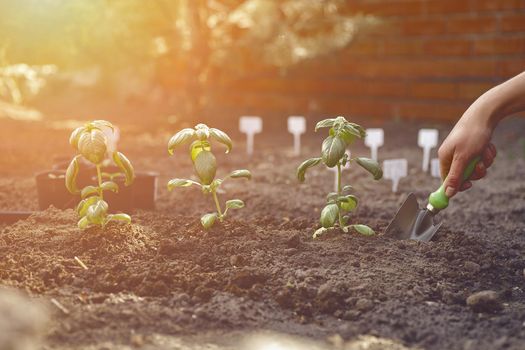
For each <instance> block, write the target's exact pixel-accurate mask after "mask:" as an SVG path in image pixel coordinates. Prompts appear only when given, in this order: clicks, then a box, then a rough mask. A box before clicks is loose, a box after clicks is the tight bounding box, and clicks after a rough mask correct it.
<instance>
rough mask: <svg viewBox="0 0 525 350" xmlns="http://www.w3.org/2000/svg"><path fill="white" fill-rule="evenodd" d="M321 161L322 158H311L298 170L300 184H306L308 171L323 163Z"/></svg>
mask: <svg viewBox="0 0 525 350" xmlns="http://www.w3.org/2000/svg"><path fill="white" fill-rule="evenodd" d="M321 161H322V158H310V159H307V160H305V161H304V162H302V163H301V165H299V167H298V168H297V179H299V181H300V182H304V180H305V175H306V170H308V169H309V168H311V167H314V166H316V165H317V164H319V163H321Z"/></svg>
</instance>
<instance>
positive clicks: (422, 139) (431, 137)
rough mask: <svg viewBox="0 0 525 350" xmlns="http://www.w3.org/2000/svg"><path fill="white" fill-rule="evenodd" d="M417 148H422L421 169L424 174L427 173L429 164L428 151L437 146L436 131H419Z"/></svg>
mask: <svg viewBox="0 0 525 350" xmlns="http://www.w3.org/2000/svg"><path fill="white" fill-rule="evenodd" d="M417 143H418V145H419V147H421V148H423V165H422V169H423V171H424V172H427V171H428V166H429V163H430V151H431V150H432V148H434V147H436V146H437V144H438V131H437V129H421V130H419V135H418V139H417Z"/></svg>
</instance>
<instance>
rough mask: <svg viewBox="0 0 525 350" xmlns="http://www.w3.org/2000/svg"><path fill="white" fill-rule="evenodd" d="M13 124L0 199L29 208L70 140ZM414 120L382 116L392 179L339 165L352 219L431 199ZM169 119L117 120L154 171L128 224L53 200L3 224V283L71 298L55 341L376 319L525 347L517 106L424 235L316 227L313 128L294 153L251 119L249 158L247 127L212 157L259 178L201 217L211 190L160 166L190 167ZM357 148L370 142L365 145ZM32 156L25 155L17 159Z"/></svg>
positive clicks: (460, 344)
mask: <svg viewBox="0 0 525 350" xmlns="http://www.w3.org/2000/svg"><path fill="white" fill-rule="evenodd" d="M2 123H4V122H2ZM5 123H6V127H5V128H3V129H2V130H0V133H1V135H0V138H1V139H2V140H3V141H2V142H3V143H4V144H9V147H10V148H9V150H10V151H9V152H8V155H9V157H6V158H5V159H2V160H0V164H1V165H2V169H1V170H0V172H1V175H2V177H1V179H0V190H1V193H0V209H1V210H36V208H37V199H36V197H35V195H36V191H35V189H34V182H33V180H32V173H33V172H35V171H37V170H44V169H43V168H42V164H44V163H45V162H48V159H50V158H51V157H52V155H53V154H57V155H58V154H60V153H65V154H66V155H67V154H69V153H70V152H69V150H68V149H67V148H66V147H67V145H66V144H67V132H65V131H63V132H61V133H59V132H55V133H57V135H56V136H54V137H53V138H52V139H49V140H47V141H48V142H47V143H45V145H43V146H42V147H43V149H42V150H41V151H40V150H38V149H37V150H35V149H34V148H32V146H31V147H26V148H24V147H23V146H20V147H19V148H17V147H16V143H15V142H14V141H13V138H12V136H10V135H11V134H10V133H12V132H13V131H14V130H17V132H18V134H19V136H18V139H19V140H21V139H25V140H33V142H37V141H35V140H36V139H38V137H39V136H38V135H41V134H38V133H40V132H44V133H45V132H46V131H42V130H41V129H39V128H37V127H35V126H33V125H29V124H22V125H19V124H18V123H7V122H5ZM440 128H442V133H441V134H442V136H444V135H445V134H446V127H442V126H440ZM416 130H417V127H416V126H415V125H409V126H408V127H407V124H389V125H388V127H387V132H386V135H387V140H386V145H385V147H384V149H381V150H380V154H379V155H380V157H381V158H382V159H385V158H398V157H406V158H408V159H409V164H410V168H411V174H410V176H409V177H408V178H406V179H403V180H402V182H401V184H400V193H398V194H393V193H391V192H390V183H389V182H388V181H381V182H375V181H373V180H372V179H371V178H370V177H369V176H368V175H367V174H366V173H365V172H364V171H362V170H360V169H357V168H354V169H351V170H350V171H347V172H346V173H345V176H344V178H345V183H346V184H352V185H354V187H355V188H356V195H357V196H358V197H359V198H360V200H361V202H360V206H359V208H358V210H357V211H356V212H355V214H354V215H353V219H352V220H353V222H358V223H364V224H368V225H369V226H371V227H373V228H374V229H375V230H376V231H377V232H379V233H381V232H383V231H384V229H385V227H386V226H387V224H388V222H389V220H390V219H391V218H392V216H393V215H394V214H395V211H396V208H397V207H398V206H399V205H400V204H401V202H402V200H403V199H404V198H405V197H406V195H407V193H408V192H410V191H413V192H415V193H416V195H417V196H418V198H419V199H420V200H421V203H423V202H424V201H425V197H426V196H428V194H429V193H430V192H431V191H432V190H433V189H435V188H436V187H437V186H438V185H439V180H437V179H432V178H430V177H429V176H428V175H425V174H422V173H421V171H419V170H418V168H419V166H420V161H421V154H420V152H419V150H418V149H416V148H415V147H414V145H416V134H417V133H416ZM171 131H174V130H170V131H169V132H168V131H165V132H163V133H159V132H154V133H151V134H139V133H132V132H131V131H130V134H129V135H127V134H126V130H125V129H124V130H123V135H124V139H123V140H122V147H121V148H122V150H123V152H125V153H126V154H127V155H128V156H129V158H130V159H131V160H132V161H133V162H134V163H135V167H136V168H137V169H139V170H153V171H157V172H159V173H160V174H161V178H160V179H159V196H158V200H157V210H156V211H151V212H150V211H138V212H135V213H133V224H132V225H130V226H116V225H112V226H109V227H107V228H106V230H105V231H101V230H99V229H95V228H93V229H89V230H87V231H85V232H81V231H79V230H78V229H77V228H76V221H77V217H76V214H75V213H74V212H73V211H72V210H65V211H62V210H58V209H54V208H50V209H48V210H46V211H43V212H38V213H35V214H34V215H32V216H31V217H30V218H29V219H27V220H23V221H19V222H18V223H15V224H13V225H10V226H7V225H3V226H0V283H1V284H3V285H7V286H14V287H17V288H20V289H22V290H26V291H27V292H28V293H29V294H31V295H34V296H38V297H39V298H55V299H56V300H58V301H59V302H60V303H61V304H62V305H64V306H65V307H66V308H67V309H68V310H69V314H65V313H63V312H62V311H60V310H59V309H58V308H54V309H52V310H53V315H52V323H51V325H50V328H49V331H48V334H47V340H46V341H47V343H46V344H47V346H48V347H49V348H51V349H77V348H79V349H80V348H82V349H84V348H86V349H87V348H90V347H89V346H93V347H92V348H93V349H99V348H100V349H103V348H107V349H113V348H118V346H119V345H121V346H134V347H136V348H141V347H142V348H145V349H146V348H148V349H149V348H166V349H168V348H170V349H172V348H176V349H177V348H179V347H176V346H175V345H174V344H173V343H171V345H169V344H167V343H162V342H161V341H159V338H158V337H159V336H170V337H177V336H181V337H182V336H191V337H192V338H188V339H192V340H191V341H189V343H186V346H187V347H182V345H181V347H180V348H188V349H190V348H191V349H193V348H195V349H200V347H197V346H195V347H192V344H193V345H195V344H198V343H199V342H202V341H203V339H208V338H209V337H210V334H213V336H211V337H212V340H209V339H208V340H206V341H209V342H212V343H216V344H219V343H220V342H221V341H220V340H221V339H226V338H228V339H230V341H229V343H230V344H235V342H236V341H235V339H236V338H235V337H236V336H232V334H238V332H241V333H250V332H254V331H258V330H265V331H275V332H279V333H286V334H293V335H297V336H300V337H303V338H307V339H311V340H315V341H321V342H324V341H325V339H327V337H331V336H333V335H334V334H336V335H338V338H337V339H344V340H348V341H350V340H354V339H358V337H362V336H374V337H375V339H383V340H384V341H385V342H387V341H390V342H395V343H397V344H403V345H404V346H405V347H403V348H414V349H415V348H418V349H525V293H524V291H523V288H524V287H525V277H524V268H525V255H524V253H525V160H524V157H525V154H524V151H523V146H522V140H521V139H520V138H519V137H518V135H525V132H524V131H525V123H524V122H523V121H519V120H518V121H510V122H508V123H507V124H506V125H503V126H502V127H501V128H500V129H499V130H498V133H497V135H496V143H497V146H498V148H499V156H498V159H497V161H496V164H495V165H494V166H493V168H491V170H490V174H489V176H488V178H487V179H485V180H483V181H481V182H478V183H476V185H475V187H474V188H473V189H472V190H470V191H468V192H467V193H464V194H461V195H458V196H457V197H456V198H455V199H454V200H453V201H452V204H451V206H450V208H449V209H447V210H446V211H444V212H443V213H442V214H440V217H439V219H438V220H441V221H444V225H443V226H442V228H441V229H440V231H439V232H438V234H437V235H436V236H435V239H434V241H432V242H429V243H421V242H415V241H395V240H393V239H390V238H389V237H385V236H383V235H381V234H379V235H377V236H374V237H364V236H359V235H357V234H343V233H341V232H338V231H337V232H332V233H329V234H327V235H326V236H323V237H322V238H320V239H317V240H313V239H312V238H311V236H312V233H313V232H314V231H315V229H316V228H317V225H318V215H319V212H320V209H321V208H322V205H323V202H324V198H325V195H326V193H327V192H329V191H330V190H331V187H332V184H333V173H331V172H328V171H326V170H325V169H322V168H321V167H319V168H315V169H313V170H312V171H311V172H309V173H308V174H307V180H306V185H299V184H297V182H296V180H295V177H294V173H295V168H296V166H297V165H298V164H299V163H300V162H301V161H302V160H303V159H306V158H308V157H310V156H316V155H317V153H318V148H319V147H320V146H319V145H320V140H321V136H319V135H317V136H313V135H308V136H307V137H305V139H304V142H305V143H306V146H305V149H304V155H303V156H301V157H293V156H291V155H290V152H291V150H290V147H289V146H288V145H289V144H290V142H291V137H289V135H286V134H284V133H282V135H281V134H279V133H274V134H273V135H272V133H269V134H262V135H258V136H257V138H256V144H257V145H259V148H258V149H257V154H256V155H255V156H254V157H253V158H252V159H248V158H246V157H245V156H244V154H243V144H242V142H237V143H236V146H235V148H234V151H233V153H232V155H228V156H226V155H220V156H218V163H219V167H220V169H219V176H220V175H222V174H225V173H227V172H229V171H230V170H233V169H237V168H248V169H250V170H252V172H253V174H254V177H253V180H252V181H250V182H246V181H245V180H232V181H230V182H227V183H225V186H224V189H225V191H226V193H223V194H221V199H222V200H223V201H224V200H226V199H232V198H240V199H243V200H244V201H245V202H246V206H247V207H246V208H245V209H242V210H238V211H235V212H232V216H231V217H229V218H228V220H227V221H226V222H225V223H223V224H218V225H216V226H215V227H213V228H212V229H210V230H209V231H204V230H202V229H201V227H200V223H199V218H200V216H201V215H202V214H204V213H206V212H207V211H210V210H212V207H213V203H212V201H211V198H209V197H204V196H203V195H202V194H201V192H200V191H199V190H198V189H195V188H184V189H180V190H177V191H174V192H173V193H169V192H167V190H166V189H165V184H166V182H167V180H168V179H169V178H170V177H188V176H189V175H190V174H191V166H190V163H189V161H188V160H187V159H186V158H187V154H186V153H185V151H184V150H181V151H179V152H178V153H176V156H175V157H173V158H168V155H167V152H165V148H166V140H167V137H169V133H170V132H171ZM276 135H277V136H276ZM6 139H7V140H11V141H5V140H6ZM237 139H239V138H237ZM240 140H242V139H240ZM0 145H1V144H0ZM27 145H28V146H29V145H32V144H31V143H30V142H28V143H27ZM283 145H287V146H286V147H284V149H281V148H283ZM61 149H62V150H66V151H64V152H61ZM35 152H37V156H35V155H34V154H35ZM355 153H356V154H358V153H360V154H366V153H367V152H366V150H365V149H364V148H363V147H362V146H357V148H356V150H355ZM27 155H32V156H31V157H29V159H35V161H34V162H32V163H29V164H22V159H23V158H24V157H26V156H27ZM4 166H5V167H4ZM74 257H78V258H80V259H81V260H82V261H83V262H84V263H85V264H86V265H87V266H88V270H84V269H83V268H82V267H81V266H79V265H78V264H77V263H76V262H75V260H74ZM483 290H493V291H495V292H496V293H497V297H498V298H499V300H497V301H496V302H497V303H499V304H498V305H500V306H501V307H495V308H488V309H486V311H487V312H478V311H480V310H485V309H476V310H475V311H474V310H473V309H472V308H470V307H469V306H467V304H466V299H467V297H469V296H470V295H471V294H473V293H475V292H479V291H483ZM232 332H233V333H232ZM205 335H206V336H205ZM206 337H208V338H206ZM232 337H233V338H232ZM232 339H233V340H232ZM331 339H332V345H333V344H336V345H337V341H335V340H333V339H334V338H333V337H332V338H331ZM387 343H388V342H387ZM385 344H386V343H385ZM388 344H391V343H388ZM325 346H326V347H328V346H329V345H325ZM334 346H335V345H334ZM400 346H401V345H400ZM204 348H205V347H203V349H204ZM348 348H349V349H350V348H351V347H348ZM378 348H381V349H391V348H395V347H393V345H383V346H382V347H378ZM399 348H400V349H401V347H399ZM90 349H91V348H90ZM305 349H306V348H305ZM308 349H310V348H308ZM311 349H313V347H311ZM352 349H353V348H352ZM356 349H357V348H356Z"/></svg>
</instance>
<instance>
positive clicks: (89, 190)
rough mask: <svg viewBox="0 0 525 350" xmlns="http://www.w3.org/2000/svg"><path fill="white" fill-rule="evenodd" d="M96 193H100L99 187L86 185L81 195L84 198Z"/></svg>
mask: <svg viewBox="0 0 525 350" xmlns="http://www.w3.org/2000/svg"><path fill="white" fill-rule="evenodd" d="M94 194H98V187H95V186H86V187H84V188H83V189H82V192H81V193H80V197H82V199H84V198H87V197H89V196H91V195H94Z"/></svg>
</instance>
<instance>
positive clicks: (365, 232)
mask: <svg viewBox="0 0 525 350" xmlns="http://www.w3.org/2000/svg"><path fill="white" fill-rule="evenodd" d="M350 227H351V228H353V229H354V230H356V231H357V232H359V233H360V234H362V235H364V236H373V235H375V234H376V233H375V232H374V230H372V229H371V228H370V227H368V226H366V225H351V226H350Z"/></svg>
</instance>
